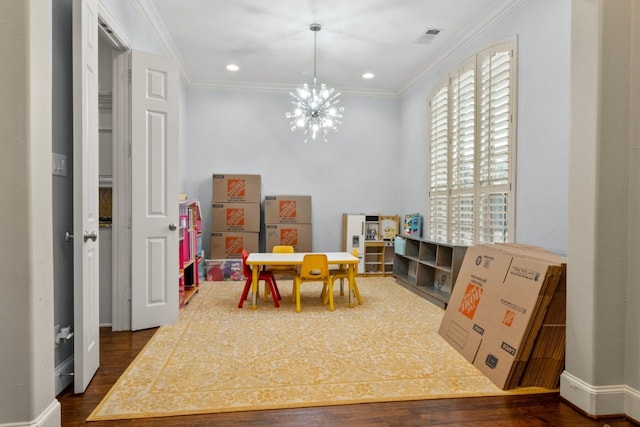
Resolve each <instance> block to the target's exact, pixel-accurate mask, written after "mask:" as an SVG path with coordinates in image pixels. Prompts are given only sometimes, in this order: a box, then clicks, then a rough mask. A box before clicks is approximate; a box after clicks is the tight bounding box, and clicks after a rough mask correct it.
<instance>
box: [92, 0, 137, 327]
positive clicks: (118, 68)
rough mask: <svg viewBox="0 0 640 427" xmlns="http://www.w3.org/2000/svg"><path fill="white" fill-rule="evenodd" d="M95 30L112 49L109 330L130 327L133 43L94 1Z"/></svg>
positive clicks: (99, 4) (100, 4)
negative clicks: (130, 106)
mask: <svg viewBox="0 0 640 427" xmlns="http://www.w3.org/2000/svg"><path fill="white" fill-rule="evenodd" d="M98 22H99V24H100V28H99V33H100V36H101V37H103V38H104V39H105V40H108V41H109V43H110V44H111V48H112V61H113V81H112V91H113V95H112V110H111V112H112V120H113V124H112V126H113V131H112V137H113V152H112V162H113V182H112V188H113V194H114V198H113V206H112V230H113V231H112V233H113V236H112V239H113V240H112V249H111V259H112V264H111V277H112V296H111V300H112V304H111V329H112V330H113V331H125V330H127V331H128V330H130V329H131V220H130V218H131V203H130V200H131V163H130V157H129V153H130V135H131V132H130V130H129V129H130V111H129V99H130V87H129V68H130V67H129V51H130V50H131V48H132V46H133V42H132V41H131V39H130V38H129V36H128V35H127V33H126V32H125V31H124V29H123V28H122V27H121V26H120V24H118V22H117V21H116V19H115V18H114V17H113V16H112V15H111V14H110V13H109V12H108V11H107V10H106V9H105V8H104V6H103V5H102V2H101V1H100V0H99V1H98Z"/></svg>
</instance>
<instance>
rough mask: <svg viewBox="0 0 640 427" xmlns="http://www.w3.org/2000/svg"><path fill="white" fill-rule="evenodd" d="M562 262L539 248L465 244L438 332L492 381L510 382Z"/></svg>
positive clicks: (529, 348) (505, 384)
mask: <svg viewBox="0 0 640 427" xmlns="http://www.w3.org/2000/svg"><path fill="white" fill-rule="evenodd" d="M563 268H564V267H563V263H562V259H561V257H558V256H555V255H552V254H549V253H547V252H545V251H542V250H540V249H534V248H528V247H522V246H514V247H510V246H509V245H477V246H473V247H470V248H468V249H467V252H466V254H465V258H464V261H463V263H462V266H461V268H460V272H459V274H458V279H457V280H456V284H455V286H454V289H453V292H452V294H451V297H450V299H449V305H448V306H447V309H446V312H445V315H444V317H443V320H442V323H441V324H440V329H439V334H440V335H441V336H442V337H443V338H444V339H445V340H446V341H447V342H448V343H449V344H451V346H452V347H454V348H455V349H456V350H458V352H459V353H460V354H462V355H463V356H464V357H465V359H467V360H468V361H469V362H471V363H473V364H474V366H476V367H477V368H478V369H479V370H480V371H482V372H483V373H484V374H485V375H486V376H487V377H488V378H489V379H490V380H491V381H493V382H494V383H495V384H496V385H497V386H498V387H501V388H509V387H511V386H513V385H514V378H513V373H514V367H515V366H517V364H516V361H520V360H528V358H529V354H530V353H531V351H532V348H533V342H534V341H535V338H536V336H537V334H538V331H539V330H540V328H541V326H542V323H543V320H544V318H545V314H546V310H547V308H548V306H549V304H550V302H551V299H552V296H553V295H554V293H555V290H556V288H557V286H558V283H559V281H560V278H561V277H563V276H562V272H563ZM515 384H517V381H515Z"/></svg>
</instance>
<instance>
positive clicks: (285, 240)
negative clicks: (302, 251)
mask: <svg viewBox="0 0 640 427" xmlns="http://www.w3.org/2000/svg"><path fill="white" fill-rule="evenodd" d="M280 244H281V245H288V246H297V245H298V229H297V228H283V229H281V230H280Z"/></svg>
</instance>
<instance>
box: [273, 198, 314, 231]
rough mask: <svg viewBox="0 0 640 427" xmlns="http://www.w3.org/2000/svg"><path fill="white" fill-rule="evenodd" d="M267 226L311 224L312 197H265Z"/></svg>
mask: <svg viewBox="0 0 640 427" xmlns="http://www.w3.org/2000/svg"><path fill="white" fill-rule="evenodd" d="M264 223H265V224H311V196H281V195H278V196H265V197H264Z"/></svg>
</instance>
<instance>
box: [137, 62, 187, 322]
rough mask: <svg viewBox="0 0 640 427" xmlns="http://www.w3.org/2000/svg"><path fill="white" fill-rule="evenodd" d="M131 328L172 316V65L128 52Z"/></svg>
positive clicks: (175, 303)
mask: <svg viewBox="0 0 640 427" xmlns="http://www.w3.org/2000/svg"><path fill="white" fill-rule="evenodd" d="M131 182H132V188H131V196H132V199H131V251H132V253H131V292H132V295H131V329H132V330H134V331H135V330H139V329H146V328H151V327H155V326H159V325H165V324H170V323H175V322H176V321H177V320H178V310H179V288H178V237H179V236H178V230H177V224H178V67H177V64H176V63H175V62H174V61H172V60H170V59H168V58H164V57H159V56H155V55H149V54H145V53H142V52H132V53H131Z"/></svg>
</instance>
